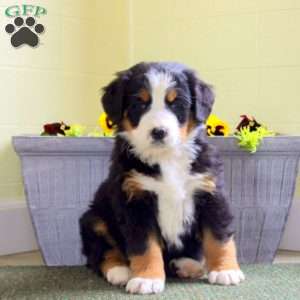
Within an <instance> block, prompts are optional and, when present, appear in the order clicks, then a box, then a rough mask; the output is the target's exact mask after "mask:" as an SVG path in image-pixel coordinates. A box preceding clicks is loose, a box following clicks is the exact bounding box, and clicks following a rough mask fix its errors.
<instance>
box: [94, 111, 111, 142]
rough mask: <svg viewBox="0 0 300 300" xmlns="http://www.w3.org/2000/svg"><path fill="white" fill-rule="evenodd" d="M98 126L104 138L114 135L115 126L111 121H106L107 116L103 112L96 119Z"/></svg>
mask: <svg viewBox="0 0 300 300" xmlns="http://www.w3.org/2000/svg"><path fill="white" fill-rule="evenodd" d="M98 123H99V126H100V127H101V128H102V130H103V135H104V136H113V135H114V133H115V126H114V125H113V123H112V121H111V120H109V119H108V116H107V114H106V113H105V112H103V113H102V114H101V115H100V117H99V119H98Z"/></svg>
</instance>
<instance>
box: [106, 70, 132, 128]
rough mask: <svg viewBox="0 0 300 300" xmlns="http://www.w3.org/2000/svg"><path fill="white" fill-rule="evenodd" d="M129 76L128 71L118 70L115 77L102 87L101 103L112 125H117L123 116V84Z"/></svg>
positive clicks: (124, 84)
mask: <svg viewBox="0 0 300 300" xmlns="http://www.w3.org/2000/svg"><path fill="white" fill-rule="evenodd" d="M129 78H130V72H129V71H123V72H119V73H117V78H116V79H115V80H113V81H112V82H111V83H110V84H109V85H107V86H106V87H104V88H103V91H104V94H103V96H102V99H101V101H102V105H103V108H104V111H105V112H106V114H107V116H108V118H109V119H110V120H111V121H112V122H113V124H114V125H118V124H119V123H120V122H121V121H122V118H123V113H124V109H125V107H124V106H125V103H124V96H125V86H126V83H127V82H128V80H129Z"/></svg>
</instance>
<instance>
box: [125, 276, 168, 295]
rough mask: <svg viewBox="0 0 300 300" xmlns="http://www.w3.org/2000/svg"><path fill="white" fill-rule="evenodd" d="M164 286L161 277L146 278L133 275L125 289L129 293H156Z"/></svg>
mask: <svg viewBox="0 0 300 300" xmlns="http://www.w3.org/2000/svg"><path fill="white" fill-rule="evenodd" d="M164 288H165V281H164V280H162V279H148V278H141V277H135V278H132V279H130V280H129V281H128V283H127V285H126V291H127V292H129V293H131V294H157V293H161V292H162V291H163V290H164Z"/></svg>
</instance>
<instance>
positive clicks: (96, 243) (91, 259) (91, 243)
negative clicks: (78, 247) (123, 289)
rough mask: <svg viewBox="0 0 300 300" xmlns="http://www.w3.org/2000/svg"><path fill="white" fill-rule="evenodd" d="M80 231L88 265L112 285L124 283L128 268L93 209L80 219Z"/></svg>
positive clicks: (127, 278)
mask: <svg viewBox="0 0 300 300" xmlns="http://www.w3.org/2000/svg"><path fill="white" fill-rule="evenodd" d="M80 231H81V237H82V242H83V254H85V255H86V257H87V265H88V267H90V268H91V269H93V270H94V271H95V272H96V273H102V274H103V276H104V277H105V278H106V279H107V281H108V282H110V283H112V284H114V285H125V284H126V283H127V281H128V280H129V277H130V269H129V267H128V263H127V261H126V259H125V257H124V256H123V255H122V253H121V252H120V251H119V250H118V248H117V245H116V243H115V241H114V239H113V237H112V236H111V235H110V233H109V231H108V227H107V225H106V224H105V222H104V221H103V220H101V218H100V217H99V216H97V215H95V213H94V212H93V211H91V210H90V211H87V212H86V213H85V214H84V215H83V216H82V217H81V219H80Z"/></svg>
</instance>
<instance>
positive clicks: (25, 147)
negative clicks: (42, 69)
mask: <svg viewBox="0 0 300 300" xmlns="http://www.w3.org/2000/svg"><path fill="white" fill-rule="evenodd" d="M114 140H115V139H114V138H111V137H99V138H97V137H59V136H39V135H17V136H13V137H12V143H13V146H14V148H15V151H16V152H17V153H18V154H21V155H26V154H27V155H34V154H44V155H45V154H51V153H52V154H59V153H61V154H67V153H69V154H73V155H76V153H77V155H78V154H80V152H81V153H85V154H97V153H107V152H111V149H112V147H113V145H114ZM208 140H209V141H210V143H211V144H213V145H215V146H216V147H217V148H218V149H219V150H220V151H221V152H223V153H224V152H225V153H226V152H232V151H234V152H238V153H240V154H241V155H244V154H245V155H251V156H253V155H255V154H250V153H249V152H248V151H245V150H243V149H241V148H240V147H239V146H238V145H237V139H236V138H235V137H232V136H230V137H209V138H208ZM266 152H284V153H295V152H298V153H299V156H300V136H288V135H282V136H274V137H266V138H264V140H263V141H262V143H261V145H260V147H259V148H258V150H257V152H256V153H266Z"/></svg>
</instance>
